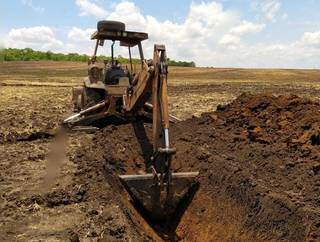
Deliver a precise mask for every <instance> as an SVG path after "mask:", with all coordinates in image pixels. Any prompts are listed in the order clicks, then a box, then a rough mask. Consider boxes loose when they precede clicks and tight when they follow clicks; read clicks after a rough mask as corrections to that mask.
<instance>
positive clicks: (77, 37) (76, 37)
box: [68, 27, 96, 42]
mask: <svg viewBox="0 0 320 242" xmlns="http://www.w3.org/2000/svg"><path fill="white" fill-rule="evenodd" d="M95 30H96V29H92V28H88V29H81V28H78V27H73V28H72V29H71V30H70V31H69V33H68V38H69V39H70V40H72V41H75V42H83V41H89V40H90V36H91V34H93V32H94V31H95Z"/></svg>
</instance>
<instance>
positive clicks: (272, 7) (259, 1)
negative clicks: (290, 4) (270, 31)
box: [252, 0, 281, 22]
mask: <svg viewBox="0 0 320 242" xmlns="http://www.w3.org/2000/svg"><path fill="white" fill-rule="evenodd" d="M252 6H253V8H254V9H255V10H258V11H259V12H261V13H262V15H263V16H264V18H265V19H267V20H269V21H272V22H275V21H276V17H277V14H278V12H279V11H280V8H281V1H280V0H254V1H253V2H252Z"/></svg>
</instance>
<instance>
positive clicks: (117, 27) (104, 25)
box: [97, 20, 126, 32]
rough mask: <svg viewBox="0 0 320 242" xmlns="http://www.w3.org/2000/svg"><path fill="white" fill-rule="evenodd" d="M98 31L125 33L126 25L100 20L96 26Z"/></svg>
mask: <svg viewBox="0 0 320 242" xmlns="http://www.w3.org/2000/svg"><path fill="white" fill-rule="evenodd" d="M97 28H98V31H99V32H100V31H108V30H111V31H125V30H126V25H125V24H124V23H122V22H118V21H109V20H101V21H99V22H98V24H97Z"/></svg>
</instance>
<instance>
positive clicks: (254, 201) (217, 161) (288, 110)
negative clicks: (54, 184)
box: [78, 94, 320, 241]
mask: <svg viewBox="0 0 320 242" xmlns="http://www.w3.org/2000/svg"><path fill="white" fill-rule="evenodd" d="M319 124H320V115H319V103H316V102H312V101H310V100H308V99H302V98H299V97H297V96H294V95H291V96H290V95H288V96H279V97H275V96H273V95H256V96H255V95H250V94H243V95H241V96H240V97H239V98H238V99H236V100H235V101H233V102H232V103H231V104H229V105H226V106H219V107H218V110H217V111H216V112H213V113H206V114H203V115H202V116H201V117H199V118H191V119H188V120H185V121H182V122H179V123H175V124H172V125H171V127H170V131H171V132H170V137H171V143H172V147H175V148H176V149H177V153H176V155H175V156H174V157H173V164H172V165H173V171H174V172H190V171H199V172H200V175H199V177H198V178H197V181H198V182H199V189H198V190H197V191H196V192H195V194H194V197H192V196H191V198H192V200H191V199H190V200H191V202H190V204H188V202H186V203H185V204H183V205H184V206H185V208H186V209H185V211H184V213H183V215H182V213H180V214H178V215H177V216H176V217H175V218H174V219H173V220H171V221H169V223H163V224H159V223H155V222H154V221H150V220H149V219H148V218H147V217H148V216H147V215H146V214H145V213H143V212H142V214H140V213H138V212H137V211H138V210H139V209H138V210H136V209H135V207H134V205H133V204H131V203H130V202H128V201H129V200H130V197H129V195H128V194H127V192H126V191H125V190H124V188H123V187H122V186H121V184H120V182H119V179H118V175H124V174H127V175H129V174H143V173H145V170H146V166H148V162H149V157H150V156H151V151H152V147H151V144H150V140H151V139H150V137H151V133H152V127H151V124H148V123H142V122H137V123H133V124H132V123H131V124H124V125H119V126H114V125H111V126H108V127H105V128H103V129H101V130H99V131H98V132H97V133H96V134H95V135H94V137H93V139H92V142H91V143H90V144H88V148H82V149H81V150H80V151H79V152H80V153H81V154H82V155H81V156H82V158H80V160H79V161H78V163H81V162H89V165H90V166H93V165H95V164H98V163H99V164H101V166H102V167H104V171H105V173H106V174H105V178H106V179H107V180H108V181H109V183H110V184H112V185H111V187H113V189H114V190H113V192H114V193H115V194H119V201H121V203H122V204H124V208H125V209H128V211H130V212H128V213H127V215H128V216H129V217H130V219H131V221H133V222H134V223H135V224H136V225H135V227H136V228H141V229H138V230H139V231H149V233H148V234H150V233H151V237H153V238H155V240H157V238H158V239H159V238H162V239H164V240H182V241H210V240H211V241H234V240H236V241H279V240H284V241H304V240H310V241H317V240H316V238H319V236H320V234H319V232H320V230H319V225H320V223H319V221H320V211H319V206H318V203H319V198H318V195H317V194H319V193H318V191H319V184H320V183H319V182H320V180H319V174H320V168H319V167H320V165H319V160H320V149H319V145H318V142H317V140H318V139H319V137H320V133H319ZM90 179H93V178H90ZM94 182H95V181H94V180H93V181H91V183H92V184H93V185H94ZM115 184H116V185H115ZM181 210H184V209H183V206H181ZM150 231H152V232H150Z"/></svg>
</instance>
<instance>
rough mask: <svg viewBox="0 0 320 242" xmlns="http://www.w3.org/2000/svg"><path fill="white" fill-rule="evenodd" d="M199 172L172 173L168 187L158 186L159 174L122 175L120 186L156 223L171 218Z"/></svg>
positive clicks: (164, 185)
mask: <svg viewBox="0 0 320 242" xmlns="http://www.w3.org/2000/svg"><path fill="white" fill-rule="evenodd" d="M198 175H199V172H181V173H172V174H171V182H170V185H169V187H168V186H166V184H162V185H161V184H159V182H158V181H159V179H158V178H159V177H160V174H157V175H155V174H152V173H150V174H145V175H122V176H119V177H120V180H121V182H122V184H123V185H124V187H125V188H126V190H127V191H128V193H129V194H130V196H131V197H132V199H133V201H134V202H135V203H136V204H138V205H139V206H140V207H141V206H142V209H143V210H144V212H146V213H147V215H148V217H150V218H151V219H153V220H156V221H165V220H168V219H170V218H172V217H173V216H174V215H175V213H176V211H177V209H178V206H179V205H180V202H181V201H182V200H184V199H185V197H186V196H188V194H189V191H190V188H191V187H192V186H193V184H195V178H196V177H197V176H198Z"/></svg>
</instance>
